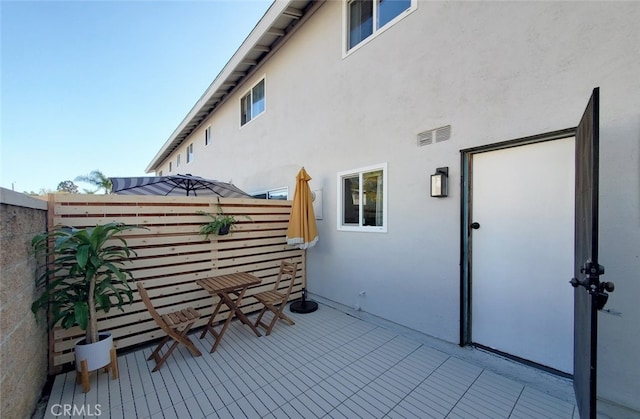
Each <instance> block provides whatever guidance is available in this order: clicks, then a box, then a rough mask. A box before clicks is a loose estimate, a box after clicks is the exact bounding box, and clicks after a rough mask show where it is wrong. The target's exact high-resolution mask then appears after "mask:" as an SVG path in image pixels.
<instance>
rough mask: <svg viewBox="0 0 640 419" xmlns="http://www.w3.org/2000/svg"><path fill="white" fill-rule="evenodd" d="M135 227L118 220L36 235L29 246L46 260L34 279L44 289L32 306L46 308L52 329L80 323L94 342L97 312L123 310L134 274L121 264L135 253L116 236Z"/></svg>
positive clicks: (131, 294)
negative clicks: (113, 309)
mask: <svg viewBox="0 0 640 419" xmlns="http://www.w3.org/2000/svg"><path fill="white" fill-rule="evenodd" d="M135 228H139V227H137V226H129V225H124V224H121V223H109V224H104V225H97V226H95V227H89V228H84V229H76V228H71V227H63V226H60V227H56V228H55V229H54V230H53V231H50V232H48V233H42V234H38V235H37V236H35V237H34V238H33V239H32V240H31V246H32V248H33V249H34V251H35V253H36V255H37V256H41V257H44V261H45V263H44V266H43V268H44V269H43V270H42V271H43V273H42V274H41V275H39V276H38V277H37V278H36V286H38V287H39V288H41V289H42V294H41V295H40V297H39V298H38V299H37V300H36V301H34V302H33V304H32V305H31V311H33V313H34V314H37V312H38V311H39V310H40V309H45V310H46V309H47V308H49V309H50V312H51V315H52V320H51V323H50V326H51V327H52V328H53V327H54V326H56V325H57V324H60V325H61V326H62V327H63V328H65V329H69V328H71V327H73V326H74V325H78V326H79V327H80V329H82V330H85V331H86V343H95V342H98V318H97V313H98V312H100V311H103V312H105V313H107V312H109V310H111V308H113V307H116V308H117V309H119V310H121V311H124V310H123V308H122V307H123V306H124V304H125V303H128V304H131V302H132V301H133V291H132V289H131V286H130V285H129V281H131V280H133V275H132V274H131V272H130V271H128V270H126V269H124V267H123V266H124V263H125V262H127V261H129V259H130V257H131V255H136V253H135V251H133V250H132V249H130V248H129V247H128V246H127V242H126V241H125V240H124V239H123V238H121V237H114V236H116V235H117V234H119V233H122V232H123V231H126V230H131V229H135Z"/></svg>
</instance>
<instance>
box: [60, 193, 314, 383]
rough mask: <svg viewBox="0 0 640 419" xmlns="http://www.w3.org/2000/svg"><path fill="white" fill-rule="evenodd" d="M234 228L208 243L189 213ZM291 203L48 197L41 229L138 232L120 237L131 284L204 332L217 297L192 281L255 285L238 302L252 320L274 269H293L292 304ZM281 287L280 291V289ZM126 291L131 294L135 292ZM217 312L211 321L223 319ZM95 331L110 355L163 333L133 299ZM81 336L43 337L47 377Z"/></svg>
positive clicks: (299, 254)
mask: <svg viewBox="0 0 640 419" xmlns="http://www.w3.org/2000/svg"><path fill="white" fill-rule="evenodd" d="M218 205H219V206H220V208H222V211H223V212H224V213H225V214H232V215H234V216H235V217H236V219H237V220H238V224H236V226H235V228H234V230H233V232H232V234H230V235H228V236H221V237H217V236H209V239H205V237H204V236H203V235H201V234H200V233H199V229H200V226H201V225H202V224H204V223H206V222H207V221H208V217H206V216H204V215H198V214H196V212H197V211H205V212H210V213H215V212H217V209H218ZM290 211H291V201H279V200H263V199H248V198H220V199H217V198H202V197H161V196H131V195H124V196H123V195H75V194H74V195H65V194H51V195H50V196H49V227H50V228H51V227H53V226H56V225H66V226H70V227H76V228H83V227H91V226H95V225H97V224H104V223H108V222H122V223H125V224H131V225H138V226H141V227H144V229H142V228H141V229H136V230H130V231H127V232H124V233H123V234H122V235H121V237H123V238H124V239H125V240H126V241H127V244H128V245H129V247H131V248H132V249H133V250H135V251H136V253H137V256H134V257H133V258H132V260H131V263H128V264H127V265H126V267H127V269H129V270H131V272H132V274H133V276H134V278H135V280H136V281H142V283H143V285H144V286H145V288H147V290H148V292H149V296H150V298H151V300H152V302H153V304H154V305H155V306H156V308H157V310H158V311H159V312H160V313H164V312H168V311H174V310H178V309H182V308H186V307H188V306H191V307H194V308H195V309H196V310H198V311H199V312H200V313H201V315H202V317H201V318H200V320H198V322H197V323H196V325H195V327H202V326H204V325H205V324H206V322H207V320H208V319H209V316H210V315H211V313H212V312H213V307H214V304H215V303H217V297H215V298H214V297H212V296H210V295H209V294H208V293H207V292H206V291H204V290H203V289H202V288H200V287H199V286H197V285H196V284H195V281H196V280H197V279H200V278H206V277H208V276H213V275H222V274H227V273H233V272H250V273H252V274H254V275H256V276H257V277H259V278H261V279H262V283H261V284H259V285H256V286H254V287H251V288H249V290H248V291H247V293H246V294H245V298H244V299H243V301H242V306H241V308H242V311H243V312H244V313H246V314H249V313H252V312H255V311H257V310H259V309H260V308H261V305H260V304H259V303H258V302H257V300H256V299H255V298H253V297H252V296H253V295H254V294H255V293H257V292H260V291H264V290H267V289H271V288H273V285H274V283H275V280H276V277H277V274H278V270H279V266H280V261H281V260H283V259H284V260H289V261H292V262H298V274H297V276H296V278H295V284H294V288H293V292H292V293H291V297H290V300H294V299H297V298H300V296H301V291H302V279H303V278H302V275H303V273H304V272H305V269H304V266H303V264H304V263H305V262H306V261H305V258H304V253H303V251H302V250H299V249H295V248H293V247H290V246H288V245H287V244H286V232H287V224H288V220H289V214H290ZM287 285H288V283H287V282H284V283H282V284H281V286H282V287H283V288H284V287H286V286H287ZM132 289H134V290H136V287H135V284H132ZM227 314H228V310H221V312H220V313H219V314H218V315H217V317H216V319H217V320H223V319H225V318H226V316H227ZM98 326H99V329H100V330H101V331H110V332H111V333H112V335H113V340H114V344H115V345H116V347H117V348H118V349H123V348H127V347H131V346H135V345H140V344H144V343H147V342H149V341H152V340H155V339H158V338H161V337H163V336H164V333H163V332H162V330H161V329H160V328H158V327H157V326H156V324H155V322H153V321H152V320H151V316H150V315H149V314H148V312H147V310H146V308H145V307H144V304H143V303H142V301H141V299H140V297H139V295H138V293H137V291H134V302H133V303H132V304H131V305H127V306H125V307H124V311H119V310H115V309H112V310H111V311H110V312H109V313H106V314H105V313H102V314H101V315H100V318H99V320H98ZM83 336H84V332H83V331H81V330H80V329H79V328H78V327H74V328H72V329H69V330H65V329H61V328H57V329H55V330H53V331H52V333H51V334H50V339H51V345H50V348H51V354H50V363H51V370H52V371H54V370H56V369H60V367H61V366H62V365H64V364H67V363H69V362H73V360H74V354H73V346H74V344H75V342H76V341H77V340H78V339H81V338H83Z"/></svg>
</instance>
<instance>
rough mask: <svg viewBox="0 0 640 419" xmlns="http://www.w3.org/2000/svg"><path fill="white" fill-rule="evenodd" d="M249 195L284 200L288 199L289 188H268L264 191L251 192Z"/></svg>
mask: <svg viewBox="0 0 640 419" xmlns="http://www.w3.org/2000/svg"><path fill="white" fill-rule="evenodd" d="M251 197H253V198H258V199H281V200H284V201H286V200H287V199H289V188H287V187H284V188H278V189H269V190H268V191H265V192H260V193H255V194H252V195H251Z"/></svg>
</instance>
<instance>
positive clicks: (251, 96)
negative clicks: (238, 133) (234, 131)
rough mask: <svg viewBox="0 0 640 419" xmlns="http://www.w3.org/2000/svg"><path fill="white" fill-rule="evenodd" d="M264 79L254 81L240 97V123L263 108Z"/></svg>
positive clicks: (258, 113)
mask: <svg viewBox="0 0 640 419" xmlns="http://www.w3.org/2000/svg"><path fill="white" fill-rule="evenodd" d="M264 84H265V83H264V79H262V80H260V81H259V82H258V83H256V84H255V85H254V86H253V87H252V88H251V90H249V92H247V93H246V94H245V95H244V96H242V98H240V125H244V124H246V123H247V122H249V121H251V120H252V119H255V118H256V117H257V116H258V115H260V114H261V113H262V112H264V110H265V93H264V90H265V86H264Z"/></svg>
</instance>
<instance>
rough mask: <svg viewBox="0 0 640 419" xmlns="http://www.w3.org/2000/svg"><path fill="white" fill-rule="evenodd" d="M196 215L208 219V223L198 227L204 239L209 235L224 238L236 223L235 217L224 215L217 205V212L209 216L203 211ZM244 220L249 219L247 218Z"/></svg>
mask: <svg viewBox="0 0 640 419" xmlns="http://www.w3.org/2000/svg"><path fill="white" fill-rule="evenodd" d="M197 214H200V215H206V216H207V217H209V218H210V221H209V222H208V223H206V224H204V225H202V226H201V227H200V234H204V235H205V239H208V238H209V235H210V234H213V235H215V236H224V235H227V234H229V232H230V231H231V229H232V227H233V226H234V225H235V224H236V223H237V222H238V220H237V219H236V217H234V216H233V215H229V214H224V213H223V212H222V208H221V207H220V206H219V205H218V212H217V213H216V214H211V213H208V212H205V211H197ZM245 218H247V219H250V218H249V217H248V216H245Z"/></svg>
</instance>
